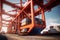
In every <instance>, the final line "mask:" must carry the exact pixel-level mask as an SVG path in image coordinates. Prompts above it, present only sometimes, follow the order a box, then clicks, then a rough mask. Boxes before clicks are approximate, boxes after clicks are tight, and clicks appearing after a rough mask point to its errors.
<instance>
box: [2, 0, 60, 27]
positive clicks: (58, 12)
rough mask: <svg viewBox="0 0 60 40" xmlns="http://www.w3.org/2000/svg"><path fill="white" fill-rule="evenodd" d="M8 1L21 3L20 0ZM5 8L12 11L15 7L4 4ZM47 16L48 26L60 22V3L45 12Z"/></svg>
mask: <svg viewBox="0 0 60 40" xmlns="http://www.w3.org/2000/svg"><path fill="white" fill-rule="evenodd" d="M7 1H9V2H13V3H19V2H20V1H19V0H18V1H17V0H7ZM23 1H24V0H23ZM18 5H19V4H18ZM3 9H4V10H5V11H6V12H7V11H10V10H12V9H14V8H12V7H10V6H8V5H5V4H4V5H3ZM14 14H15V13H14ZM45 18H46V26H47V27H49V26H50V25H52V24H60V5H58V6H56V7H54V8H52V9H51V11H49V12H48V11H47V12H45Z"/></svg>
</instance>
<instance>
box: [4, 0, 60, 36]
mask: <svg viewBox="0 0 60 40" xmlns="http://www.w3.org/2000/svg"><path fill="white" fill-rule="evenodd" d="M17 1H18V0H17ZM43 1H44V0H27V2H26V5H25V6H23V5H22V3H23V2H22V0H20V6H17V5H15V4H13V3H11V2H8V1H6V0H3V3H5V4H7V5H9V6H12V7H13V8H17V9H19V11H18V14H17V15H16V17H15V19H13V20H12V21H11V25H10V28H11V30H10V32H13V30H12V27H13V28H14V30H15V31H14V32H15V33H16V32H17V33H18V34H20V35H26V34H29V33H31V31H32V30H33V29H34V28H40V29H41V30H43V29H44V28H45V27H46V23H45V14H44V12H46V11H48V10H51V9H52V8H53V7H55V6H57V5H60V1H59V0H49V2H48V3H47V4H45V5H44V3H43ZM35 5H37V6H38V9H37V10H35V9H34V6H35ZM40 14H41V15H42V24H37V23H35V17H36V16H37V15H40ZM24 18H29V19H30V20H31V23H30V24H28V25H24V26H21V21H22V20H23V19H24ZM23 29H27V32H21V30H23ZM41 30H39V31H41ZM31 34H32V33H31Z"/></svg>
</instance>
